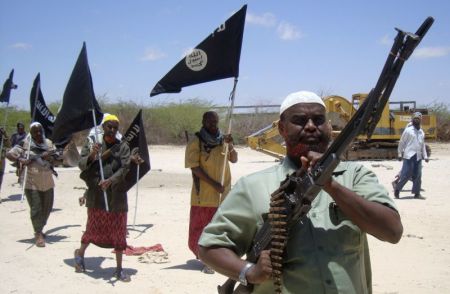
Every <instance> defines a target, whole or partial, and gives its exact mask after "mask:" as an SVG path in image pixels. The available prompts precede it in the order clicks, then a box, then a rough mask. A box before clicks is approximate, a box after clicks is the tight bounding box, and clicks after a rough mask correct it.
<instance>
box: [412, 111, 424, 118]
mask: <svg viewBox="0 0 450 294" xmlns="http://www.w3.org/2000/svg"><path fill="white" fill-rule="evenodd" d="M412 118H420V119H422V113H420V112H414V114H413V116H412Z"/></svg>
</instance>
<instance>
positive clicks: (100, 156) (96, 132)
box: [92, 108, 109, 212]
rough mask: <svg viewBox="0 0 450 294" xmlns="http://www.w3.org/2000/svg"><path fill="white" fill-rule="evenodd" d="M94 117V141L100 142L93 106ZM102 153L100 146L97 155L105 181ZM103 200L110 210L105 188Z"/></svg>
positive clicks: (106, 207) (101, 174)
mask: <svg viewBox="0 0 450 294" xmlns="http://www.w3.org/2000/svg"><path fill="white" fill-rule="evenodd" d="M92 118H93V120H94V131H95V138H94V139H95V140H94V143H95V144H97V143H98V130H97V119H96V118H95V109H94V108H92ZM102 153H103V152H102V149H101V148H100V151H99V152H98V154H97V156H98V163H99V166H100V178H101V180H102V182H103V181H104V180H105V175H104V173H103V162H102ZM103 200H104V201H105V210H106V212H109V207H108V196H107V195H106V191H105V190H103Z"/></svg>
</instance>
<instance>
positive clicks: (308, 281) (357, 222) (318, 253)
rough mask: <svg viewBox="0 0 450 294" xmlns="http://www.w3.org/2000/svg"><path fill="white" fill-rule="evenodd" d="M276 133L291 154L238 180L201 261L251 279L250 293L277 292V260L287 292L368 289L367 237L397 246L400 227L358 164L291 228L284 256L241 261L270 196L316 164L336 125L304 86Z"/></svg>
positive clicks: (203, 245) (284, 108) (210, 230)
mask: <svg viewBox="0 0 450 294" xmlns="http://www.w3.org/2000/svg"><path fill="white" fill-rule="evenodd" d="M278 130H279V133H280V135H281V136H282V137H283V139H284V141H285V143H286V153H287V154H286V155H287V156H286V157H285V159H284V160H283V162H282V163H281V164H279V165H276V166H273V167H271V168H268V169H265V170H263V171H260V172H256V173H254V174H251V175H248V176H245V177H243V178H241V179H240V180H238V182H237V183H236V184H235V185H234V187H233V189H232V190H231V191H230V193H229V194H228V196H227V198H226V199H225V201H224V202H223V203H222V204H221V206H220V209H219V210H218V211H217V213H216V214H215V215H214V218H213V219H212V221H211V222H210V223H209V225H208V226H206V228H205V230H204V231H203V234H202V236H201V237H200V241H199V245H200V248H199V255H200V259H201V260H202V261H203V262H204V263H206V264H207V265H209V266H211V267H212V268H213V269H215V270H216V271H218V272H220V273H222V274H224V275H226V276H228V277H229V278H231V279H234V280H236V281H239V282H240V283H242V284H243V285H247V283H250V284H253V285H254V288H253V292H252V293H274V290H275V287H274V282H273V280H272V274H274V275H275V274H277V273H275V271H272V262H274V263H279V264H281V265H282V269H283V270H282V276H281V280H282V289H281V291H282V293H303V294H318V293H346V294H367V293H371V292H372V285H371V282H372V281H371V267H370V260H369V248H368V244H367V236H366V234H367V233H368V234H371V235H372V236H374V237H376V238H378V239H380V240H383V241H388V242H391V243H397V242H398V241H399V240H400V238H401V235H402V231H403V227H402V224H401V221H400V216H399V214H398V212H397V210H396V208H395V207H396V206H395V203H394V201H393V200H392V199H391V198H390V197H389V195H388V192H387V191H386V189H385V188H384V187H383V186H382V185H380V184H379V183H378V180H377V178H376V176H375V174H374V173H373V172H371V171H370V170H368V169H366V168H365V167H364V166H363V165H361V164H358V163H354V162H341V163H340V164H339V165H338V166H337V167H336V169H335V170H334V172H333V175H332V177H331V178H330V179H329V180H328V181H327V182H326V183H325V184H324V186H323V190H322V191H320V192H319V194H318V195H317V197H316V198H315V199H314V200H313V202H312V203H311V209H310V211H309V212H308V213H307V215H305V217H303V218H302V219H300V220H299V221H298V222H296V223H295V224H293V225H292V227H290V229H289V235H288V237H287V240H286V242H287V243H286V248H285V250H284V254H283V255H282V257H281V260H278V259H277V260H271V257H270V250H262V251H261V253H260V255H259V258H258V260H257V262H256V263H255V264H253V263H251V262H247V261H245V260H244V259H241V257H242V256H243V255H245V254H248V253H249V250H250V249H251V248H252V245H253V240H254V237H255V234H256V232H258V230H259V229H260V228H261V226H262V224H263V223H264V220H263V215H265V214H266V213H267V212H269V208H270V205H272V204H273V205H275V206H276V203H271V200H270V197H271V194H272V193H273V192H274V191H276V190H277V189H278V188H279V186H280V183H281V182H282V181H284V180H285V179H286V176H287V175H291V174H292V173H294V172H295V171H296V170H298V169H299V168H301V167H302V168H304V169H308V168H310V167H312V166H314V164H315V163H316V162H317V161H318V159H319V158H320V157H321V156H322V154H323V153H324V152H325V151H326V149H327V147H328V144H329V142H330V139H331V124H330V123H329V121H327V119H326V110H325V105H324V103H323V101H322V99H321V98H320V97H319V96H317V95H316V94H314V93H312V92H307V91H300V92H295V93H292V94H290V95H288V96H287V97H286V99H285V100H284V101H283V103H282V104H281V107H280V121H279V125H278ZM283 199H284V198H283ZM277 200H278V199H277ZM286 201H288V199H286ZM275 213H276V212H275ZM263 235H264V234H263ZM273 241H274V242H277V240H275V239H274V240H273ZM279 242H283V241H282V240H281V241H279ZM263 249H264V248H263Z"/></svg>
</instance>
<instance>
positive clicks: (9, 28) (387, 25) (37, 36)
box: [0, 0, 450, 109]
mask: <svg viewBox="0 0 450 294" xmlns="http://www.w3.org/2000/svg"><path fill="white" fill-rule="evenodd" d="M244 4H248V8H247V16H246V24H245V29H244V37H243V43H242V51H241V59H240V74H239V78H238V84H237V88H236V95H235V105H266V104H280V103H281V101H282V100H283V99H284V97H286V96H287V95H288V94H289V93H291V92H295V91H299V90H310V91H314V92H316V93H318V94H320V95H340V96H343V97H345V98H347V99H351V95H352V94H354V93H367V92H369V91H370V89H371V88H373V87H374V86H375V83H376V81H377V79H378V76H379V73H380V71H381V69H382V67H383V65H384V62H385V60H386V58H387V55H388V52H389V50H390V48H391V46H392V43H393V39H394V37H395V36H396V31H395V29H394V28H395V27H397V28H400V29H402V30H405V31H410V32H415V31H416V30H417V28H418V27H419V26H420V24H421V23H422V22H423V21H424V20H425V19H426V17H428V16H432V17H434V18H435V23H434V25H433V26H432V27H431V29H430V31H429V32H428V34H427V35H426V36H425V38H424V39H423V41H422V42H421V43H420V45H419V47H418V48H417V49H416V51H415V53H414V55H413V56H412V57H411V58H410V59H409V60H408V61H407V63H406V64H405V66H404V67H403V71H402V73H401V75H400V78H399V79H398V81H397V85H396V87H395V89H394V91H393V93H392V95H391V101H400V100H415V101H417V103H418V105H422V106H424V105H430V104H432V103H448V102H449V101H450V99H449V98H450V94H449V93H450V1H448V0H427V1H418V0H399V1H392V0H390V1H386V0H379V1H361V0H360V1H357V0H341V1H332V0H329V1H326V0H323V1H320V0H318V1H304V0H286V1H269V0H266V1H262V0H249V1H245V2H244V1H238V0H227V1H213V0H199V1H185V0H180V1H175V0H155V1H149V0H134V1H133V0H130V1H112V0H78V1H68V0H39V1H37V0H27V1H25V0H14V1H6V0H0V11H2V16H1V18H0V82H1V83H3V82H4V81H5V80H6V78H7V77H8V75H9V72H10V71H11V69H14V70H15V73H14V82H15V83H16V84H18V86H19V87H18V89H17V90H14V91H12V93H11V100H10V105H12V106H17V107H18V108H22V109H29V95H30V91H31V87H32V83H33V80H34V78H35V77H36V75H37V73H40V74H41V89H42V92H43V95H44V99H45V100H46V102H47V103H51V102H61V101H62V97H63V94H64V90H65V87H66V85H67V82H68V80H69V77H70V74H71V72H72V70H73V66H74V65H75V61H76V59H77V57H78V54H79V52H80V50H81V48H82V44H83V42H86V46H87V53H88V59H89V65H90V69H91V74H92V79H93V84H94V92H95V94H96V96H97V97H99V96H100V97H106V98H107V100H108V101H109V102H118V101H121V102H126V101H132V102H134V103H137V104H139V105H143V106H151V105H159V104H163V103H172V102H175V103H178V102H182V101H185V100H187V99H193V98H197V99H202V100H206V101H209V102H211V103H213V104H215V105H217V106H226V105H229V101H228V97H229V94H230V91H231V90H232V87H233V78H229V79H223V80H219V81H213V82H208V83H203V84H198V85H194V86H189V87H185V88H183V90H182V92H181V93H177V94H160V95H157V96H155V97H152V98H150V96H149V93H150V91H151V89H152V88H153V87H154V85H155V84H156V83H157V82H158V81H159V80H160V79H161V78H162V77H163V76H164V75H165V74H166V73H167V72H168V71H169V70H170V69H172V67H173V66H175V64H177V63H178V62H179V61H180V60H181V59H182V58H183V56H184V55H185V54H186V53H187V52H188V51H189V50H190V49H192V48H194V47H195V46H196V45H197V44H199V43H200V42H201V41H202V40H203V39H205V38H206V37H207V36H208V35H209V34H210V33H212V32H213V31H214V30H215V29H216V28H217V27H218V26H219V25H220V24H222V23H223V22H224V21H225V20H226V19H227V18H228V17H230V16H231V15H232V14H233V12H235V11H237V10H239V9H240V8H241V7H242V6H243V5H244Z"/></svg>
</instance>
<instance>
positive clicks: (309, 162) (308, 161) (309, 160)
mask: <svg viewBox="0 0 450 294" xmlns="http://www.w3.org/2000/svg"><path fill="white" fill-rule="evenodd" d="M322 155H323V154H322V153H318V152H314V151H309V152H308V154H307V155H306V156H302V157H301V158H300V161H301V162H302V169H303V170H305V171H308V172H311V170H312V168H313V167H314V166H315V165H316V163H317V161H319V159H320V158H321V157H322ZM331 181H332V178H329V179H328V181H327V182H326V183H325V184H324V190H326V188H327V187H329V186H330V185H331Z"/></svg>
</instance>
